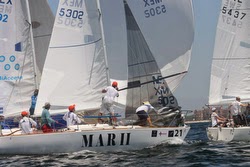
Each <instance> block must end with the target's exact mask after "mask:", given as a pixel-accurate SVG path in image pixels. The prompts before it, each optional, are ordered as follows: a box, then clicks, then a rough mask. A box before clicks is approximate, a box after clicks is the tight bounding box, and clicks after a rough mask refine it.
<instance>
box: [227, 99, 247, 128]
mask: <svg viewBox="0 0 250 167" xmlns="http://www.w3.org/2000/svg"><path fill="white" fill-rule="evenodd" d="M246 106H248V104H243V103H241V102H240V97H236V100H235V101H233V102H232V104H231V105H230V106H229V109H230V114H231V116H232V117H233V121H234V125H236V126H239V125H245V124H246V118H245V115H244V114H243V113H242V112H241V107H246ZM231 119H232V118H231Z"/></svg>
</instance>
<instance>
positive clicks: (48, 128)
mask: <svg viewBox="0 0 250 167" xmlns="http://www.w3.org/2000/svg"><path fill="white" fill-rule="evenodd" d="M50 106H51V105H50V103H48V102H46V103H45V105H44V106H43V108H44V109H43V111H42V115H41V127H42V131H43V132H44V133H49V132H53V129H52V123H54V122H55V123H58V121H56V120H54V119H52V118H51V116H50V113H49V109H50Z"/></svg>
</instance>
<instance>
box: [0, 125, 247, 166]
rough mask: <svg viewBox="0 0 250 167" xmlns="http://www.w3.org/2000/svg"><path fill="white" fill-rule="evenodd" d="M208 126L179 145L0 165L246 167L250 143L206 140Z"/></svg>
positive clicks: (196, 128)
mask: <svg viewBox="0 0 250 167" xmlns="http://www.w3.org/2000/svg"><path fill="white" fill-rule="evenodd" d="M208 124H209V123H193V124H190V126H191V130H190V131H189V133H188V136H187V137H186V139H185V143H184V144H181V145H168V144H164V145H160V146H157V147H154V148H146V149H143V150H138V151H124V152H110V153H96V152H89V151H84V152H77V153H71V154H54V155H43V156H41V155H39V156H37V155H34V156H20V155H15V156H0V166H4V167H5V166H10V167H13V166H17V167H22V166H29V167H30V166H56V167H57V166H58V167H66V166H70V167H74V166H83V167H84V166H86V167H106V166H107V167H117V166H125V167H161V166H171V167H175V166H176V167H229V166H233V167H238V166H240V167H249V166H250V142H232V143H224V142H212V141H208V139H207V137H206V127H207V126H208ZM29 149H32V148H29Z"/></svg>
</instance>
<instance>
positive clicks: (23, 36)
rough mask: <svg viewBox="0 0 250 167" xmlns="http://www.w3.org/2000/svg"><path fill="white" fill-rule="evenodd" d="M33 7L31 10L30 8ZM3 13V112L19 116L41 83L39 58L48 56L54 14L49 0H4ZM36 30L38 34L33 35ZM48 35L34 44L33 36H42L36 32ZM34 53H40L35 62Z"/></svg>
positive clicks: (0, 58)
mask: <svg viewBox="0 0 250 167" xmlns="http://www.w3.org/2000/svg"><path fill="white" fill-rule="evenodd" d="M34 3H37V4H34ZM38 3H39V4H38ZM31 8H32V10H29V9H31ZM44 13H46V15H44ZM31 15H32V16H31ZM41 15H44V17H41ZM0 16H1V19H0V69H1V70H0V71H1V75H0V88H1V90H2V92H1V94H0V111H1V112H3V114H4V115H5V116H11V115H17V114H18V115H19V113H20V111H22V110H28V109H29V107H30V97H31V95H32V93H33V91H34V89H35V88H37V87H38V85H39V80H40V79H39V77H37V76H39V71H37V70H36V69H37V68H39V69H40V72H41V71H42V68H43V63H42V62H40V60H41V59H45V58H44V57H45V56H46V48H47V46H48V40H49V38H50V33H51V30H52V29H51V25H52V24H53V15H52V12H51V10H50V8H49V6H48V4H47V1H46V0H41V1H39V2H37V1H35V0H29V1H28V0H26V1H24V0H22V1H21V0H15V1H13V0H9V1H4V2H2V3H1V10H0ZM45 22H46V24H44V23H45ZM34 23H36V26H34ZM31 25H33V27H32V26H31ZM47 25H50V26H47ZM32 28H33V29H32ZM33 31H36V33H35V34H33ZM45 34H46V37H45V38H43V39H41V38H40V39H39V42H38V40H37V42H36V43H35V44H34V41H33V37H34V38H39V37H38V36H37V35H39V36H43V35H45ZM41 45H42V46H41ZM39 48H42V49H41V50H40V49H39ZM35 52H36V53H39V59H38V60H37V61H39V64H36V62H35V61H36V58H35Z"/></svg>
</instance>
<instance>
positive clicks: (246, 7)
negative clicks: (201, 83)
mask: <svg viewBox="0 0 250 167" xmlns="http://www.w3.org/2000/svg"><path fill="white" fill-rule="evenodd" d="M249 26H250V1H248V0H241V1H233V0H230V1H228V0H223V1H222V4H221V12H220V16H219V19H218V25H217V31H216V39H215V45H214V54H213V60H212V69H211V79H210V92H209V104H210V105H218V104H228V103H230V102H232V101H233V100H235V97H236V96H240V97H241V101H243V102H244V101H247V102H249V100H250V94H249V93H250V80H249V76H250V75H249V68H250V66H249V62H250V29H249Z"/></svg>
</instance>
